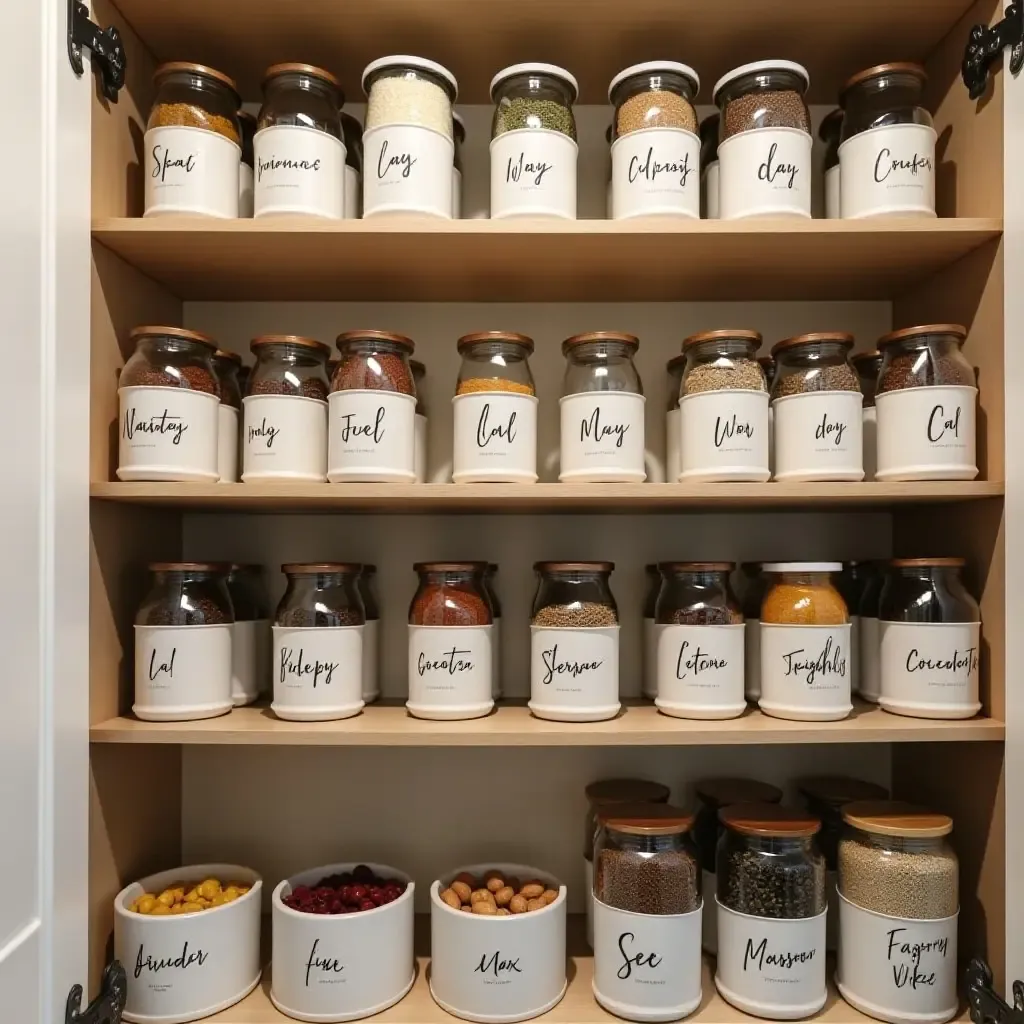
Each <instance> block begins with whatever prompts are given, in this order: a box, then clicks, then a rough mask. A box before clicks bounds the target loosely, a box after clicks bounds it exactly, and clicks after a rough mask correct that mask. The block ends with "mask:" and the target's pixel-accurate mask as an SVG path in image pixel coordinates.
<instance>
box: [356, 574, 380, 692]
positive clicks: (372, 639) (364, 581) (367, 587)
mask: <svg viewBox="0 0 1024 1024" xmlns="http://www.w3.org/2000/svg"><path fill="white" fill-rule="evenodd" d="M376 577H377V566H375V565H364V566H363V571H362V572H361V573H360V574H359V583H358V588H359V597H360V598H361V599H362V602H363V612H364V613H365V615H366V622H365V624H364V625H363V703H364V704H372V703H373V702H374V701H375V700H377V699H378V698H379V697H380V605H379V604H378V602H377V593H376V588H375V586H374V582H373V581H374V580H375V579H376Z"/></svg>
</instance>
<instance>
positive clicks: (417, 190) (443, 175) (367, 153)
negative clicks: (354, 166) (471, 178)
mask: <svg viewBox="0 0 1024 1024" xmlns="http://www.w3.org/2000/svg"><path fill="white" fill-rule="evenodd" d="M454 157H455V146H454V144H453V142H452V140H451V139H450V138H449V137H448V136H447V135H442V134H441V132H436V131H434V130H433V129H432V128H424V127H423V126H422V125H412V124H384V125H379V126H378V127H376V128H370V129H369V130H367V131H365V132H363V216H364V217H373V216H376V215H378V214H386V213H426V214H431V215H432V216H434V217H445V218H450V217H451V215H452V167H453V166H454Z"/></svg>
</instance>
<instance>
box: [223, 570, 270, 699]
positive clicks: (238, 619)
mask: <svg viewBox="0 0 1024 1024" xmlns="http://www.w3.org/2000/svg"><path fill="white" fill-rule="evenodd" d="M226 570H227V571H226V572H225V575H224V582H225V583H226V584H227V588H228V595H229V596H230V597H231V604H232V606H233V607H234V609H235V621H234V624H233V625H232V627H231V700H232V702H233V703H234V705H235V707H236V708H237V707H241V706H242V705H244V704H251V703H252V702H253V701H254V700H256V699H257V698H258V697H259V696H260V694H262V693H263V691H264V690H266V689H268V684H269V682H270V658H271V649H272V645H273V638H272V634H271V620H270V610H269V607H268V604H267V595H266V590H265V587H264V581H263V566H262V565H239V564H237V563H232V564H230V565H228V566H227V567H226Z"/></svg>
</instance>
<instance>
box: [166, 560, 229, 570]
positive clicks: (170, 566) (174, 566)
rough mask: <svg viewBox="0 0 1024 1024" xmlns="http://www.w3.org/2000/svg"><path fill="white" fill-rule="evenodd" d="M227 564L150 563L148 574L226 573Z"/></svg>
mask: <svg viewBox="0 0 1024 1024" xmlns="http://www.w3.org/2000/svg"><path fill="white" fill-rule="evenodd" d="M228 565H229V563H227V562H150V563H149V565H148V566H146V568H147V569H149V571H150V572H227V570H228Z"/></svg>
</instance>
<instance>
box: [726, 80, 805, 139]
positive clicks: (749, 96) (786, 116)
mask: <svg viewBox="0 0 1024 1024" xmlns="http://www.w3.org/2000/svg"><path fill="white" fill-rule="evenodd" d="M754 128H801V129H803V130H804V131H805V132H810V130H811V122H810V118H809V117H808V115H807V106H806V104H805V103H804V98H803V96H801V95H800V93H798V92H795V91H794V90H791V89H780V90H778V91H774V92H769V91H766V90H757V91H756V92H749V93H745V94H744V95H742V96H737V97H736V98H735V99H733V100H729V102H728V103H726V105H725V114H724V115H723V118H722V140H723V141H724V140H725V139H728V138H731V137H732V136H733V135H738V134H739V133H740V132H746V131H750V130H751V129H754Z"/></svg>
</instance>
